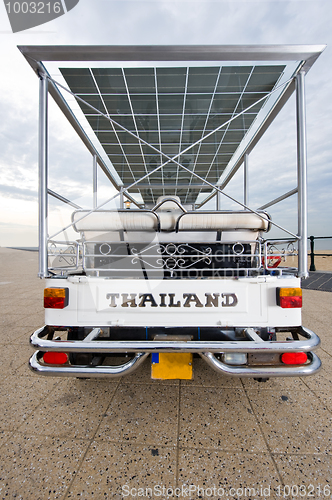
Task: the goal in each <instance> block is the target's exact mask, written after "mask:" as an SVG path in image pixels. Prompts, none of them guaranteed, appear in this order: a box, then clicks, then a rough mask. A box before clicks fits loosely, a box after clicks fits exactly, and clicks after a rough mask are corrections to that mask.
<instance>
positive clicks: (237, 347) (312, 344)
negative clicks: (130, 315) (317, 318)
mask: <svg viewBox="0 0 332 500" xmlns="http://www.w3.org/2000/svg"><path fill="white" fill-rule="evenodd" d="M291 330H293V331H294V330H295V331H296V333H297V334H298V335H301V336H302V337H305V339H306V340H291V341H286V342H277V341H265V342H262V341H255V340H252V341H212V342H211V341H208V342H205V341H204V342H202V341H191V340H190V341H187V342H186V341H174V340H169V341H167V340H152V341H100V340H88V339H86V340H75V341H71V340H65V341H63V340H48V339H44V338H43V336H45V335H46V333H47V327H43V328H40V329H39V330H37V331H36V332H35V333H34V334H33V335H32V336H31V339H30V343H31V345H32V347H34V348H35V349H39V351H38V352H36V353H35V354H34V355H33V356H32V358H31V359H30V368H31V370H32V371H34V372H38V373H39V374H41V375H49V376H65V377H68V376H74V377H119V376H122V375H125V374H129V373H132V372H133V371H134V370H135V369H136V368H138V367H139V366H140V365H141V364H142V363H143V362H144V360H145V359H146V357H147V356H148V354H149V353H153V352H191V353H198V354H199V355H200V356H201V357H202V359H204V361H206V362H207V363H208V364H209V365H210V366H211V367H212V368H213V369H214V370H216V371H218V372H219V373H220V372H221V373H224V374H228V375H232V376H235V377H285V376H286V377H287V376H305V375H312V374H313V373H315V372H317V371H318V370H319V369H320V366H321V361H320V359H319V358H318V356H316V355H315V354H313V353H312V352H310V351H311V350H313V349H315V348H317V347H318V346H319V344H320V340H319V337H318V336H317V335H316V334H315V333H314V332H312V331H310V330H308V329H306V328H303V327H297V328H295V329H293V328H292V329H291ZM45 351H58V352H76V353H82V352H84V353H95V354H98V355H104V356H107V354H114V353H135V356H134V357H133V358H132V359H131V360H130V361H128V362H127V363H125V364H123V365H119V366H92V365H87V366H84V365H61V366H57V365H52V366H50V365H45V364H42V363H41V362H40V359H41V358H42V356H43V352H45ZM267 351H268V352H270V353H280V354H282V353H284V352H307V353H308V358H309V363H307V364H305V365H301V366H286V365H285V366H254V367H250V366H230V365H228V364H226V363H223V362H222V361H220V360H219V359H217V358H216V356H215V355H214V353H226V352H227V353H228V352H237V353H238V352H241V353H264V352H267Z"/></svg>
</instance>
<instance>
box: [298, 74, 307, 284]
mask: <svg viewBox="0 0 332 500" xmlns="http://www.w3.org/2000/svg"><path fill="white" fill-rule="evenodd" d="M304 77H305V73H304V71H300V73H299V74H298V75H297V76H296V120H297V122H296V124H297V179H298V236H299V260H298V276H299V277H300V278H306V277H307V276H308V242H307V237H308V229H307V222H308V216H307V147H306V139H307V138H306V120H305V80H304Z"/></svg>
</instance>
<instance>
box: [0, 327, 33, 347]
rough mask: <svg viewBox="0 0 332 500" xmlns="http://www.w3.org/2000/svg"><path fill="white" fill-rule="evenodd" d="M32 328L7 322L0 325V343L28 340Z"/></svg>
mask: <svg viewBox="0 0 332 500" xmlns="http://www.w3.org/2000/svg"><path fill="white" fill-rule="evenodd" d="M33 332H34V330H33V329H32V328H27V327H26V326H17V325H15V324H7V325H2V326H0V344H1V345H3V344H9V343H14V342H18V341H19V342H22V341H24V340H25V341H26V343H28V342H29V338H30V335H32V333H33Z"/></svg>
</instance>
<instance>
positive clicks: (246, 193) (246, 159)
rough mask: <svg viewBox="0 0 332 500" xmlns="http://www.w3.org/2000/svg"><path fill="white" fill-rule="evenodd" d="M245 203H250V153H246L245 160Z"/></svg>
mask: <svg viewBox="0 0 332 500" xmlns="http://www.w3.org/2000/svg"><path fill="white" fill-rule="evenodd" d="M243 167H244V171H243V204H244V205H247V206H248V205H249V182H248V181H249V179H248V167H249V155H248V153H246V154H245V155H244V162H243Z"/></svg>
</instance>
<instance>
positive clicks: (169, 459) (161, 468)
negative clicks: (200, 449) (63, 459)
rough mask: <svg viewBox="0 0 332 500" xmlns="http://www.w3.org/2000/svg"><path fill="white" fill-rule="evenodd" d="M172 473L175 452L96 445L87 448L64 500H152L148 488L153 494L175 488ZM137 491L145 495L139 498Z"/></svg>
mask: <svg viewBox="0 0 332 500" xmlns="http://www.w3.org/2000/svg"><path fill="white" fill-rule="evenodd" d="M175 471H176V449H175V448H172V447H161V446H158V447H149V446H147V445H143V446H135V445H133V444H126V443H109V442H104V441H95V442H93V443H92V445H91V447H90V448H89V451H88V453H87V455H86V457H85V460H84V462H83V464H82V466H81V468H80V470H79V472H78V474H77V477H76V478H75V480H74V482H73V484H72V486H71V488H70V490H69V492H68V494H67V496H66V500H67V499H73V498H75V499H76V498H80V499H81V500H90V499H91V498H96V499H101V498H107V499H108V498H116V499H118V498H119V499H120V498H121V499H123V498H125V497H128V498H135V497H138V496H140V497H144V496H145V497H148V498H151V497H152V496H149V495H146V494H145V493H149V491H148V492H147V491H146V489H147V488H151V489H152V492H154V491H157V490H155V488H158V486H161V487H162V486H163V485H164V486H165V487H167V488H175V481H176V473H175ZM139 488H142V491H141V493H142V492H143V493H144V495H142V494H140V492H139V491H138V490H139ZM161 491H162V490H161ZM130 493H132V494H130ZM152 498H157V497H156V496H153V497H152ZM161 498H166V497H165V496H164V497H161Z"/></svg>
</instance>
